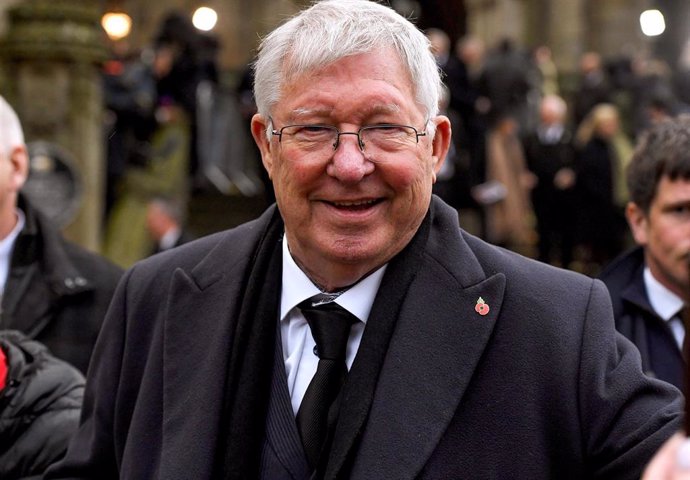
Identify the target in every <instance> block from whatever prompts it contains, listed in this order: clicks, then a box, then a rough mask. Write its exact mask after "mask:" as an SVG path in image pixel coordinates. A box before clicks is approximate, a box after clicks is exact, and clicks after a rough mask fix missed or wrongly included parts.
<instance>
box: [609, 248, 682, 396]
mask: <svg viewBox="0 0 690 480" xmlns="http://www.w3.org/2000/svg"><path fill="white" fill-rule="evenodd" d="M644 267H645V263H644V250H643V248H642V247H636V248H634V249H633V250H630V251H628V252H625V253H624V254H622V255H621V256H620V257H618V258H617V259H615V260H614V261H613V262H612V263H611V264H610V265H608V266H607V267H606V269H604V271H603V272H601V275H600V276H599V278H601V280H602V281H603V282H604V283H605V284H606V287H607V288H608V289H609V293H610V294H611V302H612V303H613V314H614V318H615V319H616V329H617V330H618V331H619V332H621V333H622V334H623V335H625V337H627V338H628V339H630V341H631V342H633V343H634V344H635V346H636V347H637V348H638V350H639V351H640V356H641V357H642V369H643V370H644V372H645V373H646V374H647V375H651V376H654V377H657V378H660V379H661V380H663V381H665V382H669V383H672V384H673V385H675V386H676V387H678V388H682V386H683V377H684V375H683V372H684V370H685V362H684V361H683V355H682V353H681V351H680V348H678V344H677V343H676V339H675V337H674V336H673V332H672V331H671V328H670V327H669V325H668V323H667V322H666V321H665V320H663V319H662V318H661V317H659V315H657V313H656V312H655V311H654V309H653V308H652V306H651V304H650V303H649V297H648V296H647V287H646V286H645V283H644Z"/></svg>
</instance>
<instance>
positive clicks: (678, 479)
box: [642, 433, 690, 480]
mask: <svg viewBox="0 0 690 480" xmlns="http://www.w3.org/2000/svg"><path fill="white" fill-rule="evenodd" d="M642 480H690V439H688V438H687V437H685V435H683V434H681V433H677V434H675V435H674V436H673V437H671V438H670V439H669V440H668V441H667V442H666V443H665V444H664V445H663V446H662V447H661V449H660V450H659V451H658V452H657V453H656V455H654V458H652V461H651V462H649V465H647V468H646V469H645V471H644V474H643V475H642Z"/></svg>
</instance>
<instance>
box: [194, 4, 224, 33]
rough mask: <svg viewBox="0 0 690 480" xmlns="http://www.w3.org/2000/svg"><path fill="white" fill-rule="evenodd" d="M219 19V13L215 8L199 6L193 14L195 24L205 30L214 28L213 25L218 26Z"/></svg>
mask: <svg viewBox="0 0 690 480" xmlns="http://www.w3.org/2000/svg"><path fill="white" fill-rule="evenodd" d="M217 21H218V14H217V13H216V11H215V10H214V9H212V8H208V7H199V8H197V9H196V11H195V12H194V15H193V16H192V23H193V24H194V26H195V27H196V28H198V29H199V30H203V31H204V32H208V31H210V30H213V27H215V26H216V22H217Z"/></svg>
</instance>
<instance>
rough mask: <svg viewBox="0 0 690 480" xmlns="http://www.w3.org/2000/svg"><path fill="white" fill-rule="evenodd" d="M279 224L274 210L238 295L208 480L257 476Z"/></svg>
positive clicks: (272, 338) (276, 294)
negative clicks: (213, 465) (213, 464)
mask: <svg viewBox="0 0 690 480" xmlns="http://www.w3.org/2000/svg"><path fill="white" fill-rule="evenodd" d="M283 228H284V227H283V221H282V219H281V218H280V214H279V213H278V210H277V209H276V211H275V213H274V215H273V217H272V218H271V220H270V221H269V223H268V225H267V227H266V232H265V233H264V235H263V237H262V239H261V241H260V242H259V244H258V246H257V249H256V251H255V253H254V258H253V260H252V262H250V267H249V268H250V270H249V272H248V273H247V275H246V276H245V278H246V279H247V280H246V286H245V289H244V293H243V296H242V305H241V308H240V315H239V318H238V319H237V324H236V325H237V326H236V328H235V332H234V336H233V342H232V345H229V346H228V348H229V349H230V351H231V354H230V360H229V362H228V372H227V377H226V381H225V385H226V387H225V392H226V398H225V401H224V406H223V414H222V415H221V421H222V425H221V429H220V437H219V438H220V439H221V440H220V442H219V445H218V451H217V453H216V468H215V471H216V472H217V473H216V474H215V475H214V476H213V478H224V479H237V480H239V479H248V478H256V477H257V475H258V468H259V458H260V452H261V441H262V439H263V435H264V426H265V422H266V413H267V409H268V399H269V396H270V394H271V392H270V390H271V375H272V373H271V372H272V368H273V362H274V357H273V356H274V353H275V342H276V321H277V318H278V304H279V299H280V285H281V276H282V255H281V240H282V236H283Z"/></svg>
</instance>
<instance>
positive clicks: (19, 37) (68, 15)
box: [0, 0, 107, 251]
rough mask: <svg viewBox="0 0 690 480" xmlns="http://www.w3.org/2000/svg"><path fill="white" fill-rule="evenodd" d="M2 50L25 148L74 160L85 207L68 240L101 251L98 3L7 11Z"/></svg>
mask: <svg viewBox="0 0 690 480" xmlns="http://www.w3.org/2000/svg"><path fill="white" fill-rule="evenodd" d="M6 13H7V15H8V16H7V33H6V35H5V37H4V38H3V39H2V42H1V43H0V59H1V61H2V71H3V76H2V83H1V85H2V86H3V88H2V90H3V94H4V95H5V96H6V97H7V99H8V101H9V102H10V103H11V104H12V105H13V106H14V107H15V109H16V110H17V114H18V115H19V117H20V119H21V121H22V125H23V127H24V133H25V136H26V140H27V142H31V141H37V140H43V141H47V142H51V143H54V144H56V145H57V146H58V147H60V148H61V149H62V150H63V151H65V152H66V153H67V154H69V156H70V157H71V158H72V159H73V160H74V161H75V163H76V169H77V171H78V173H79V176H80V177H81V184H82V187H83V190H82V192H83V196H82V201H81V204H80V206H79V209H78V212H77V214H76V217H75V219H74V220H73V221H72V223H70V224H69V225H68V226H66V228H65V235H66V236H67V237H68V238H70V239H72V240H74V241H76V242H78V243H80V244H82V245H84V246H85V247H87V248H89V249H91V250H94V251H98V250H99V249H100V246H101V231H102V228H101V224H102V221H103V191H104V190H103V184H104V179H105V161H104V139H103V133H102V114H103V94H102V86H101V81H100V63H101V62H102V61H103V60H104V59H105V58H106V54H107V52H106V49H105V46H104V45H105V44H104V37H103V35H104V34H103V33H102V29H101V27H100V24H99V21H100V14H101V12H100V2H95V1H93V0H25V1H22V2H20V3H18V4H17V5H15V6H13V7H11V8H10V9H9V10H8V11H7V12H6Z"/></svg>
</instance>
